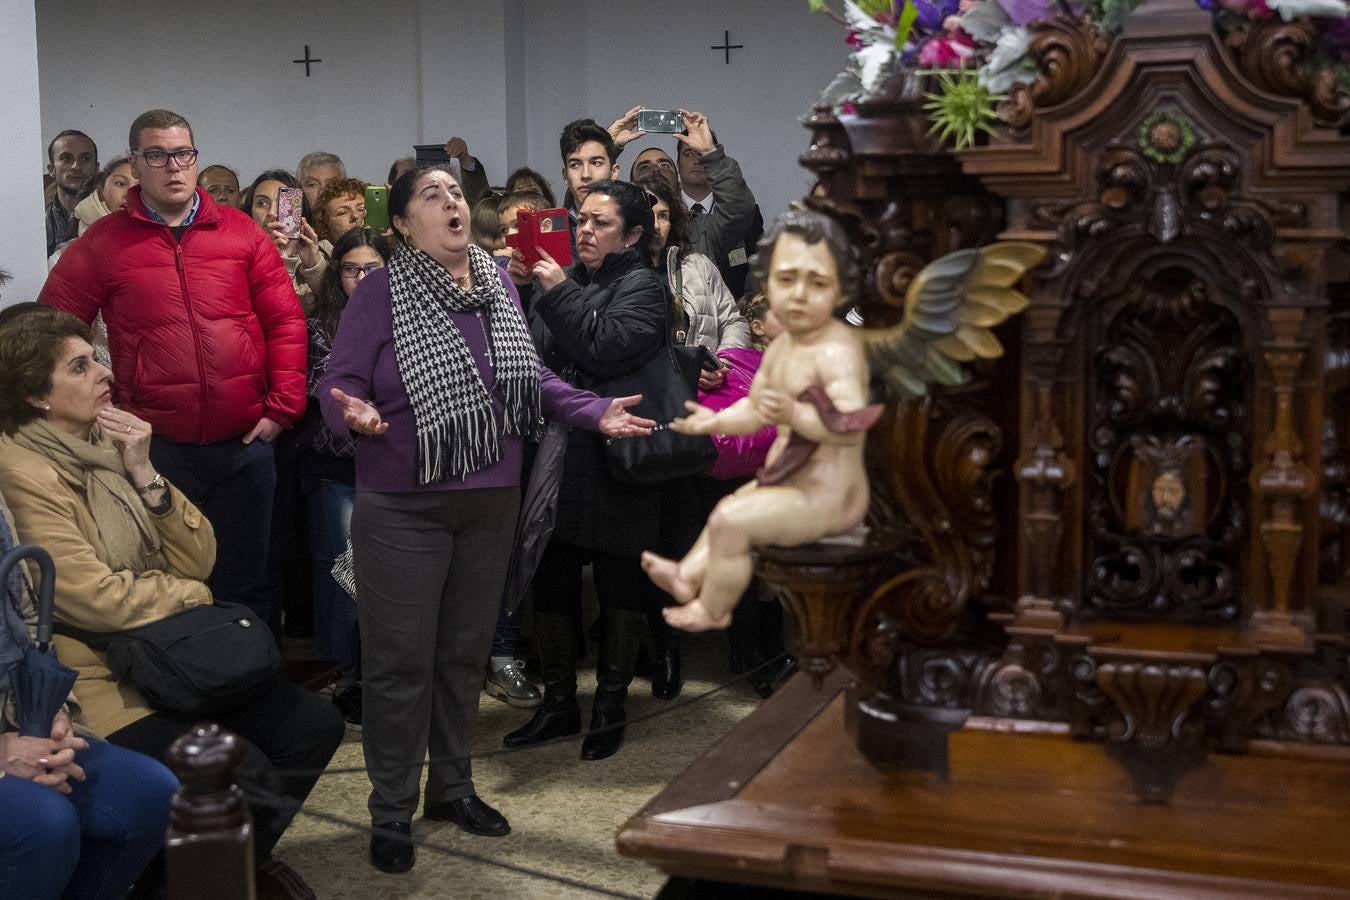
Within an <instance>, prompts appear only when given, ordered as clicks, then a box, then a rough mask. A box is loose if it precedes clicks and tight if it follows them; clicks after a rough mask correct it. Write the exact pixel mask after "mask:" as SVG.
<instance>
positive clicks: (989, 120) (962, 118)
mask: <svg viewBox="0 0 1350 900" xmlns="http://www.w3.org/2000/svg"><path fill="white" fill-rule="evenodd" d="M924 74H936V75H937V76H938V90H937V92H936V93H932V94H924V97H925V98H926V99H927V100H928V101H929V102H928V103H925V104H924V106H923V108H924V109H925V110H926V111H927V112H928V117H929V118H930V119H932V120H933V127H932V128H930V129H928V133H929V134H936V135H937V136H938V137H939V138H940V139H941V140H944V141H945V140H947V139H948V138H951V139H952V140H953V142H954V144H955V147H956V149H957V150H961V149H964V148H966V147H969V146H970V145H971V144H974V143H975V136H976V134H978V133H979V132H981V131H983V132H984V133H986V134H995V133H996V132H995V129H994V123H995V122H996V121H998V114H997V113H996V112H995V111H994V104H995V103H998V102H999V101H1000V100H1002V99H1004V95H1003V94H994V93H992V92H990V90H989V89H988V88H987V87H985V86H984V85H982V84H980V80H979V75H978V74H977V73H976V71H975V70H974V69H965V68H963V69H958V70H957V71H956V74H955V75H953V74H952V72H951V70H948V69H941V70H937V71H936V72H935V73H933V72H925V73H924Z"/></svg>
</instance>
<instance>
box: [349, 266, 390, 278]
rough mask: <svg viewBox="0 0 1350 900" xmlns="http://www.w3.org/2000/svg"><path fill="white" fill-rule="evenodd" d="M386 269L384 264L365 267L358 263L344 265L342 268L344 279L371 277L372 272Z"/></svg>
mask: <svg viewBox="0 0 1350 900" xmlns="http://www.w3.org/2000/svg"><path fill="white" fill-rule="evenodd" d="M383 268H384V263H377V262H372V263H366V264H365V265H364V266H361V265H357V264H356V263H343V264H342V266H341V269H342V277H343V278H359V277H360V276H362V275H369V274H370V273H371V272H374V271H377V270H379V269H383Z"/></svg>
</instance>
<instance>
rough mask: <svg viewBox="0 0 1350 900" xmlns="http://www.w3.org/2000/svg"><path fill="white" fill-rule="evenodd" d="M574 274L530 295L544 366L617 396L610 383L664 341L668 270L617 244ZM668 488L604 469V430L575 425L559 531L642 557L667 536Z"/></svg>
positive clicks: (582, 542)
mask: <svg viewBox="0 0 1350 900" xmlns="http://www.w3.org/2000/svg"><path fill="white" fill-rule="evenodd" d="M568 275H569V277H568V279H567V280H566V281H564V282H563V283H562V284H559V285H557V286H555V287H553V288H551V289H550V290H548V291H545V292H543V293H538V292H536V293H535V294H534V295H533V296H532V297H531V298H530V303H529V319H530V331H531V333H532V334H533V336H534V339H535V345H536V346H537V347H538V348H539V353H540V356H541V357H542V358H543V362H544V365H546V366H548V367H549V368H551V369H552V370H553V371H554V372H557V373H558V374H559V375H560V376H562V377H563V378H566V379H567V380H568V381H570V382H571V383H572V384H575V385H576V386H577V387H582V388H586V389H587V390H591V391H594V392H595V393H597V394H600V395H601V396H612V392H610V391H609V390H607V384H608V383H609V382H610V381H611V380H612V379H614V378H617V377H619V376H621V375H627V374H629V373H631V372H635V371H637V370H638V369H639V368H641V367H642V364H643V363H645V362H646V361H647V360H648V359H650V358H651V357H652V356H653V355H654V354H655V353H656V352H657V351H658V350H659V349H660V348H661V346H662V343H663V341H664V340H665V337H664V333H663V332H664V329H665V291H664V289H663V288H662V285H661V279H660V276H658V275H657V274H656V272H655V271H654V270H653V269H652V268H651V266H649V265H647V263H646V262H645V261H644V260H643V259H642V258H641V256H640V255H639V253H638V251H636V250H632V249H630V250H625V251H623V252H622V253H611V254H610V255H609V256H607V257H605V261H604V262H603V263H601V265H600V268H599V269H597V270H596V272H595V273H594V274H593V275H592V274H591V273H589V272H587V271H586V269H585V267H584V266H581V265H576V266H573V267H572V268H571V269H569V270H568ZM635 440H640V438H636V439H635ZM661 494H662V491H661V489H660V487H659V486H652V485H641V486H633V485H624V484H618V483H616V482H614V481H613V480H612V479H611V478H610V477H609V474H608V471H607V470H606V468H605V457H604V436H603V435H599V434H594V433H592V432H589V431H581V430H578V429H573V430H572V432H571V433H570V434H569V435H568V443H567V457H566V462H565V463H564V465H563V479H562V484H561V487H560V490H559V496H558V523H557V526H556V528H555V529H554V532H553V538H554V539H555V540H560V541H566V542H567V543H569V544H576V545H577V546H580V547H587V548H590V549H593V550H604V551H606V552H609V553H614V554H617V555H620V556H637V555H638V554H639V553H640V552H641V551H643V550H646V549H651V548H655V547H657V546H659V544H660V535H659V532H658V526H659V524H660V511H661V508H660V504H661Z"/></svg>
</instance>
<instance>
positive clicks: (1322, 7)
mask: <svg viewBox="0 0 1350 900" xmlns="http://www.w3.org/2000/svg"><path fill="white" fill-rule="evenodd" d="M1266 6H1269V7H1270V8H1271V9H1273V10H1275V11H1276V12H1278V13H1279V14H1280V18H1282V19H1284V20H1285V21H1286V22H1291V21H1293V20H1294V19H1297V18H1298V17H1299V16H1325V17H1327V18H1330V19H1344V18H1345V14H1346V5H1345V0H1266Z"/></svg>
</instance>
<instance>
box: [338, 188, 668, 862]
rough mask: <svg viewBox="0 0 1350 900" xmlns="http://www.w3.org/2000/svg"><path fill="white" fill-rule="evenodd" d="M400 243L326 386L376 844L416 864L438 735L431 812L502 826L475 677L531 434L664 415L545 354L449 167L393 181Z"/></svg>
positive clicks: (357, 312)
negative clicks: (343, 467)
mask: <svg viewBox="0 0 1350 900" xmlns="http://www.w3.org/2000/svg"><path fill="white" fill-rule="evenodd" d="M389 213H390V217H391V221H392V223H393V226H394V232H395V234H396V235H397V238H398V240H399V244H400V247H399V249H398V250H397V252H396V253H395V254H394V257H393V259H392V260H390V263H389V266H388V268H387V269H383V270H381V271H378V272H375V273H373V274H371V275H370V276H369V277H367V278H366V279H365V280H364V281H363V282H362V283H361V286H360V287H359V288H358V289H357V290H356V292H355V293H354V294H353V295H352V297H351V300H350V301H349V302H348V305H347V308H346V310H345V312H344V313H343V315H342V322H341V324H340V325H339V327H338V331H337V335H336V338H335V339H334V342H333V354H332V357H331V358H330V359H329V362H328V370H327V374H326V375H325V376H324V379H323V381H322V383H321V384H320V390H319V397H320V403H321V407H322V410H323V415H324V420H325V421H326V422H327V423H328V425H329V427H330V428H332V429H333V431H334V432H335V433H338V434H348V433H350V434H352V435H353V436H355V437H356V443H357V450H356V503H355V509H354V511H353V514H352V532H351V534H352V546H353V549H354V564H355V570H356V593H357V606H358V610H359V614H360V625H361V642H362V655H361V664H362V678H363V696H362V708H363V709H362V712H363V716H364V724H363V730H362V742H363V744H364V747H365V757H366V772H367V774H368V776H369V778H370V782H371V787H372V790H371V794H370V802H369V807H370V814H371V820H372V822H373V824H374V825H375V827H376V830H375V832H374V834H373V836H372V838H371V846H370V853H371V862H372V863H373V864H374V865H375V866H376V867H377V868H379V869H381V870H382V871H386V872H402V871H406V870H408V869H409V868H411V867H412V865H413V863H414V855H413V846H412V844H411V843H410V842H408V841H407V835H409V834H410V833H411V820H412V814H413V811H414V810H415V809H416V808H417V802H418V788H419V785H420V781H421V775H422V766H421V760H422V758H423V756H424V755H426V754H427V753H428V750H429V751H430V757H431V761H430V765H429V770H430V771H429V775H428V779H427V786H426V804H425V808H424V810H423V814H424V815H425V817H426V818H428V819H437V820H446V821H451V822H454V823H455V824H457V825H459V826H460V827H461V828H463V829H464V830H466V831H469V832H471V833H473V834H480V835H487V836H500V835H504V834H507V833H508V832H509V831H510V825H509V824H508V823H507V821H506V818H505V817H504V816H502V815H501V813H499V812H497V810H495V809H493V808H492V807H491V806H489V805H488V804H486V803H484V802H483V801H482V800H480V799H479V798H478V797H477V795H476V794H475V793H474V787H473V780H472V775H471V769H470V762H469V747H470V744H471V743H472V738H473V728H474V721H475V718H476V716H477V712H478V697H479V689H480V688H481V687H482V682H483V668H484V666H485V664H486V663H487V657H488V651H489V646H490V644H491V641H492V632H493V627H494V625H495V623H496V620H497V612H498V607H499V606H500V601H501V596H502V588H503V584H504V581H505V578H506V570H507V563H508V561H509V559H510V556H511V549H512V547H511V545H512V538H513V536H514V533H515V522H516V516H517V511H518V508H519V493H520V481H521V463H522V458H523V443H524V441H525V440H526V439H527V438H529V437H531V436H534V435H537V434H538V433H539V431H540V430H541V428H542V424H543V421H544V419H545V418H549V419H553V420H556V421H560V422H563V423H564V424H567V425H569V426H572V427H576V428H584V429H589V430H592V431H599V432H602V433H604V434H607V435H611V436H630V435H638V434H646V433H648V431H649V430H650V428H651V426H652V425H653V424H654V423H653V422H651V421H650V420H647V419H642V418H638V417H635V416H633V415H631V414H630V413H628V412H627V409H626V408H627V407H629V406H632V405H633V404H634V403H636V402H637V401H638V400H639V399H640V398H638V397H623V398H618V399H609V398H601V397H598V396H596V395H595V394H593V393H591V392H589V391H584V390H579V389H577V388H574V387H571V386H570V385H568V384H567V383H566V382H564V381H562V380H561V379H559V378H558V377H557V376H556V375H554V374H553V373H552V372H551V371H549V370H548V369H547V368H545V367H544V366H543V365H542V364H541V363H540V361H539V356H538V354H537V353H536V352H535V348H534V344H533V343H532V341H531V339H530V334H529V330H528V328H527V326H526V324H525V321H524V317H523V314H522V312H521V309H520V301H519V299H518V297H517V296H516V291H515V287H514V286H513V285H512V284H511V281H510V280H509V279H508V278H507V277H505V275H504V274H503V273H502V272H501V270H499V269H498V268H497V266H496V265H494V264H493V262H492V257H490V256H489V255H488V254H487V253H486V252H484V251H483V250H481V249H479V248H478V247H476V246H473V245H472V244H471V243H470V240H469V207H468V205H467V203H466V202H465V200H464V195H463V192H462V190H461V189H460V186H459V184H458V183H457V182H456V181H455V179H454V178H453V177H452V176H451V175H450V173H449V172H447V171H446V170H444V169H441V168H435V167H432V168H424V169H418V170H416V171H413V172H408V173H406V174H404V175H403V176H402V177H401V178H399V179H398V181H396V182H395V183H394V186H393V188H392V189H391V190H390V192H389Z"/></svg>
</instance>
